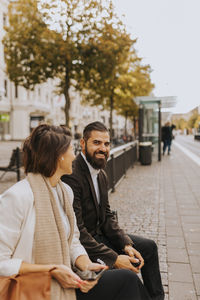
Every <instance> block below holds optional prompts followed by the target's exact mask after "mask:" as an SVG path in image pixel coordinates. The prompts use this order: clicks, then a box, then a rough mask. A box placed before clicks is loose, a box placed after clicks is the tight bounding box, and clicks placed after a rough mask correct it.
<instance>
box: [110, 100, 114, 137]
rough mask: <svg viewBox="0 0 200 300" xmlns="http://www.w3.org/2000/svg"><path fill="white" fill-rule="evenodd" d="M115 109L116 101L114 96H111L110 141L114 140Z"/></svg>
mask: <svg viewBox="0 0 200 300" xmlns="http://www.w3.org/2000/svg"><path fill="white" fill-rule="evenodd" d="M113 109H114V101H113V95H111V96H110V140H111V142H112V140H113Z"/></svg>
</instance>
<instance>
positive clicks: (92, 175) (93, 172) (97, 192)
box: [81, 152, 100, 204]
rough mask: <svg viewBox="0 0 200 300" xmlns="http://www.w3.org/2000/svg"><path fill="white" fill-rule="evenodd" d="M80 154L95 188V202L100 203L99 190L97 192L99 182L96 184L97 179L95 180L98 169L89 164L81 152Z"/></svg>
mask: <svg viewBox="0 0 200 300" xmlns="http://www.w3.org/2000/svg"><path fill="white" fill-rule="evenodd" d="M81 155H82V157H83V158H84V160H85V162H86V164H87V166H88V168H89V171H90V175H91V177H92V182H93V185H94V189H95V193H96V197H97V202H98V204H100V192H99V184H98V180H97V176H98V174H99V172H100V170H96V169H94V168H93V167H92V166H91V164H90V163H89V162H88V161H87V159H86V157H85V155H84V154H83V152H81Z"/></svg>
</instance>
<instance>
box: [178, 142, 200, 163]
mask: <svg viewBox="0 0 200 300" xmlns="http://www.w3.org/2000/svg"><path fill="white" fill-rule="evenodd" d="M173 145H175V146H176V147H178V148H179V149H180V150H181V151H182V152H183V153H185V154H186V155H187V156H188V157H189V158H191V159H192V160H193V161H194V162H195V163H196V164H197V165H199V166H200V157H198V156H197V155H196V154H194V153H192V152H191V151H190V150H188V149H187V148H185V147H183V146H182V145H180V144H179V143H177V142H176V141H173Z"/></svg>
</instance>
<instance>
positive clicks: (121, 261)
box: [114, 255, 139, 273]
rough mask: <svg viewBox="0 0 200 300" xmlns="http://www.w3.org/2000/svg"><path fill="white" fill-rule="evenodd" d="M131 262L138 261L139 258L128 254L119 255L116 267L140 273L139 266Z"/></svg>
mask: <svg viewBox="0 0 200 300" xmlns="http://www.w3.org/2000/svg"><path fill="white" fill-rule="evenodd" d="M131 262H138V259H137V258H134V257H130V256H128V255H118V257H117V260H116V262H115V264H114V267H115V268H116V269H128V270H131V271H133V272H135V273H139V268H138V267H137V268H136V267H134V266H133V265H132V264H131Z"/></svg>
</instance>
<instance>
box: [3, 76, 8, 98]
mask: <svg viewBox="0 0 200 300" xmlns="http://www.w3.org/2000/svg"><path fill="white" fill-rule="evenodd" d="M4 96H5V97H8V82H7V80H6V79H5V80H4Z"/></svg>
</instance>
